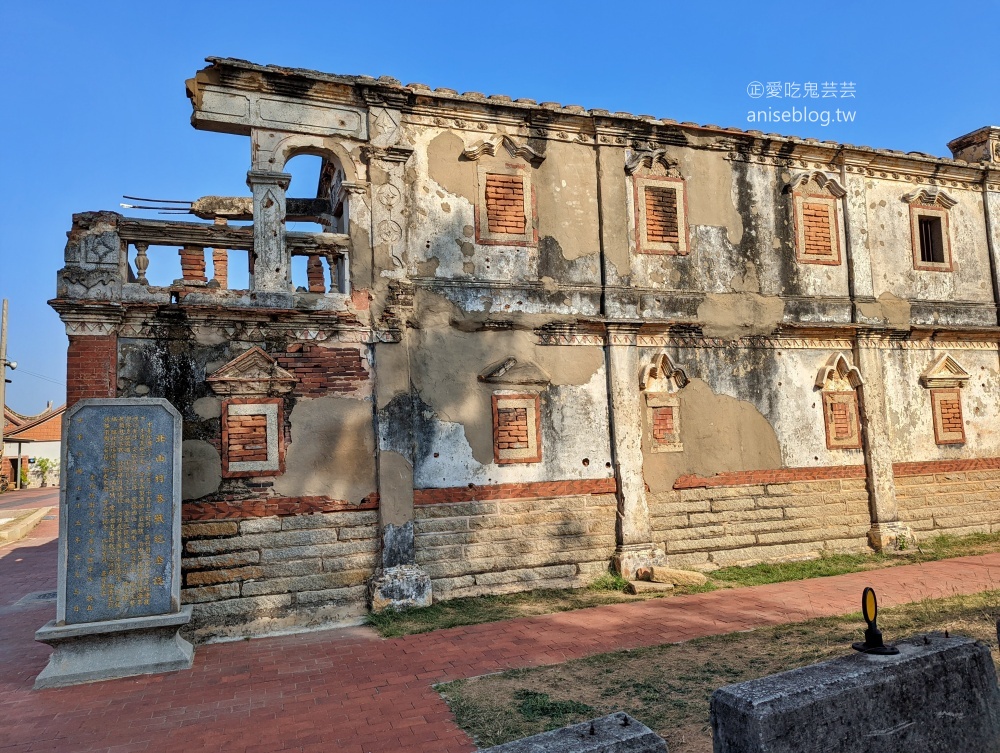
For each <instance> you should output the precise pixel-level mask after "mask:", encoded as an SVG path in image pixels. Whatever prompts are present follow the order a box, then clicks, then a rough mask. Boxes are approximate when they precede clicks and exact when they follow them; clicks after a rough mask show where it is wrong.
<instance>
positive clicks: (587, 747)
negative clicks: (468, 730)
mask: <svg viewBox="0 0 1000 753" xmlns="http://www.w3.org/2000/svg"><path fill="white" fill-rule="evenodd" d="M611 751H613V752H614V753H667V744H666V743H665V742H664V741H663V738H662V737H660V736H659V735H657V734H656V733H655V732H653V730H651V729H650V728H649V727H647V726H646V725H645V724H642V723H641V722H637V721H636V720H635V719H634V718H633V717H631V716H629V715H628V714H626V713H625V712H624V711H619V712H617V713H615V714H608V715H607V716H602V717H600V718H598V719H592V720H591V721H589V722H580V723H579V724H573V725H570V726H569V727H563V728H562V729H554V730H552V731H551V732H543V733H541V734H540V735H532V736H531V737H524V738H522V739H520V740H514V741H513V742H509V743H504V744H503V745H497V746H496V747H495V748H486V749H485V750H483V751H482V752H481V753H610V752H611Z"/></svg>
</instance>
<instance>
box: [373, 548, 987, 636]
mask: <svg viewBox="0 0 1000 753" xmlns="http://www.w3.org/2000/svg"><path fill="white" fill-rule="evenodd" d="M997 551H1000V533H975V534H971V535H968V536H948V535H945V536H938V537H935V538H932V539H926V540H924V541H921V542H920V543H919V544H917V543H914V542H910V545H909V548H907V549H906V550H905V551H904V552H901V553H896V554H875V553H867V554H831V555H827V556H824V557H820V558H818V559H813V560H804V561H801V562H780V563H775V564H761V565H752V566H749V567H726V568H722V569H721V570H716V571H715V572H713V573H709V580H708V583H706V584H705V585H703V586H686V587H679V588H675V589H674V590H673V591H670V592H668V593H658V594H642V595H638V596H633V595H629V594H626V593H625V592H624V591H625V587H626V586H627V585H628V582H627V581H626V580H625V579H624V578H622V577H621V576H618V575H614V574H612V573H607V574H605V575H602V576H600V577H599V578H597V579H596V580H595V581H594V582H593V583H592V584H590V586H588V587H587V588H576V589H542V590H538V591H524V592H521V593H515V594H503V595H499V596H474V597H468V598H462V599H452V600H451V601H443V602H438V603H437V604H434V605H433V606H430V607H424V608H421V609H407V610H400V611H386V612H383V613H381V614H372V615H369V617H368V624H369V625H371V626H372V627H373V628H375V630H377V631H378V633H379V634H380V635H381V636H383V637H384V638H395V637H398V636H402V635H411V634H413V633H426V632H429V631H431V630H441V629H443V628H450V627H460V626H462V625H478V624H480V623H483V622H497V621H499V620H511V619H515V618H517V617H531V616H535V615H540V614H550V613H553V612H565V611H569V610H572V609H584V608H586V607H597V606H604V605H606V604H618V603H621V602H629V601H642V600H645V599H651V598H665V597H666V598H670V597H671V596H679V595H683V594H691V593H704V592H706V591H714V590H715V589H717V588H735V587H741V586H760V585H764V584H767V583H782V582H785V581H790V580H805V579H807V578H822V577H826V576H828V575H843V574H845V573H856V572H860V571H863V570H876V569H879V568H883V567H892V566H894V565H909V564H914V563H918V562H930V561H933V560H940V559H947V558H950V557H963V556H970V555H976V554H987V553H990V552H997Z"/></svg>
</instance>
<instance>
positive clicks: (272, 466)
mask: <svg viewBox="0 0 1000 753" xmlns="http://www.w3.org/2000/svg"><path fill="white" fill-rule="evenodd" d="M284 465H285V446H284V434H283V427H282V400H281V398H257V397H254V398H232V399H229V400H225V401H223V403H222V475H223V477H224V478H234V477H250V476H278V475H280V474H281V473H283V472H284Z"/></svg>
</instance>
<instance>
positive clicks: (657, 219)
mask: <svg viewBox="0 0 1000 753" xmlns="http://www.w3.org/2000/svg"><path fill="white" fill-rule="evenodd" d="M633 181H634V186H635V219H636V223H635V224H636V227H635V237H636V251H637V252H638V253H640V254H671V255H677V256H684V255H685V254H687V253H688V238H687V210H686V200H685V194H684V181H683V180H682V179H681V178H668V177H663V176H656V175H646V176H635V177H634V178H633Z"/></svg>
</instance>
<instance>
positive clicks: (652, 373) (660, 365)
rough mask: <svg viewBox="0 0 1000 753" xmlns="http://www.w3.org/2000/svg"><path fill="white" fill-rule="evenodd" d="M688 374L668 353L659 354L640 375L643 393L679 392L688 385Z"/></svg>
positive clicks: (640, 385)
mask: <svg viewBox="0 0 1000 753" xmlns="http://www.w3.org/2000/svg"><path fill="white" fill-rule="evenodd" d="M688 381H689V380H688V378H687V374H685V373H684V369H682V368H680V367H679V366H677V365H676V364H674V362H673V361H672V360H671V359H670V356H668V355H667V354H666V353H657V354H656V355H655V356H653V359H652V360H651V361H650V362H649V364H648V365H647V366H646V368H644V369H643V370H642V373H641V374H640V375H639V389H641V390H642V391H643V392H677V391H678V390H679V389H681V388H682V387H684V386H685V385H686V384H687V383H688Z"/></svg>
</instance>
